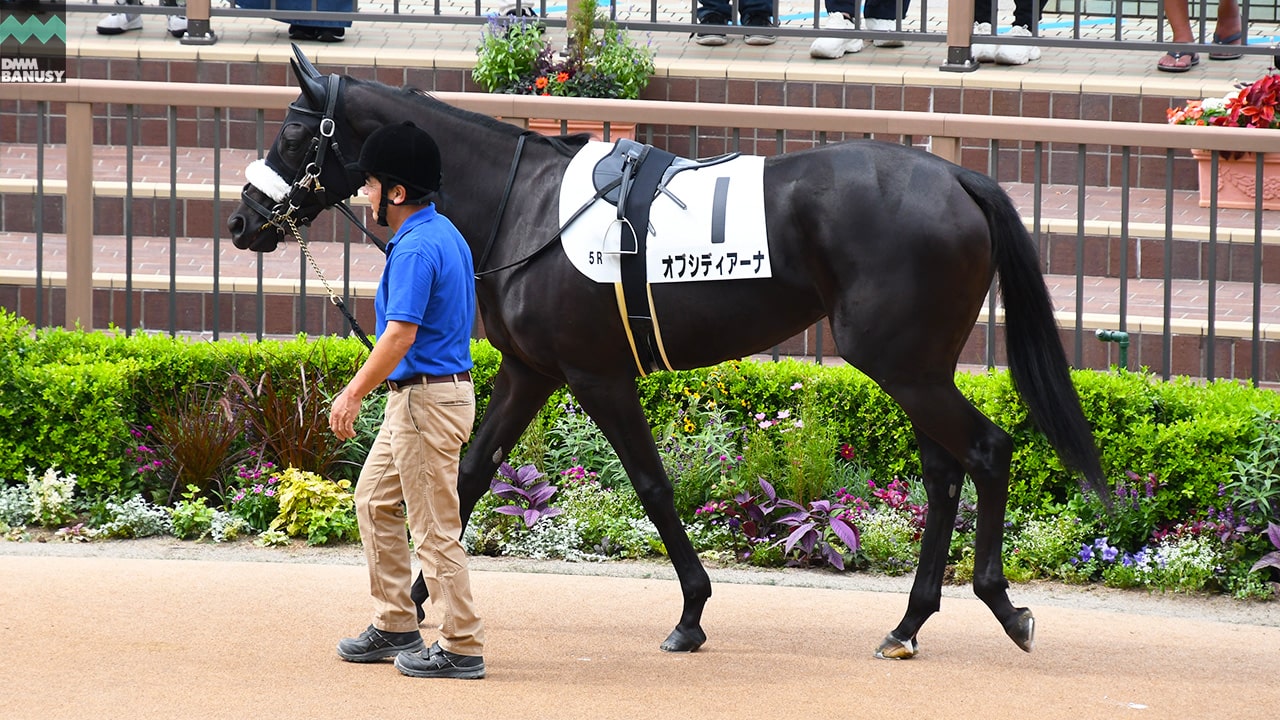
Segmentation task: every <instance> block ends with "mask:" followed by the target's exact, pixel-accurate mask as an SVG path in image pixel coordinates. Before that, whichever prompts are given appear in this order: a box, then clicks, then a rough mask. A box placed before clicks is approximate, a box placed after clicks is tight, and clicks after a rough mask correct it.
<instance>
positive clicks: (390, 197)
mask: <svg viewBox="0 0 1280 720" xmlns="http://www.w3.org/2000/svg"><path fill="white" fill-rule="evenodd" d="M397 190H399V191H400V192H399V193H397V192H396V191H397ZM397 195H399V197H398V198H397V197H396V196H397ZM408 197H409V191H408V190H405V188H404V186H403V185H392V186H391V190H390V191H388V192H387V201H388V202H390V203H391V204H392V205H399V204H401V203H403V202H404V201H405V200H406V199H407V198H408Z"/></svg>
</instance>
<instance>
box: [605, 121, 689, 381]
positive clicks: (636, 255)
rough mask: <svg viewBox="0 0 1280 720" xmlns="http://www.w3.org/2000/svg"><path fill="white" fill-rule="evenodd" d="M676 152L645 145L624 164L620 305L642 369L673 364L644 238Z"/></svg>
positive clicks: (620, 212)
mask: <svg viewBox="0 0 1280 720" xmlns="http://www.w3.org/2000/svg"><path fill="white" fill-rule="evenodd" d="M675 159H676V156H675V155H674V154H672V153H669V152H667V151H665V150H659V149H657V148H655V147H653V146H649V145H646V146H644V148H643V149H642V150H641V151H640V152H639V153H637V156H635V157H634V158H628V162H627V163H626V164H625V165H624V166H623V171H622V172H623V178H622V180H623V181H622V192H621V194H620V196H619V198H618V220H619V223H618V224H619V225H620V226H621V228H622V236H621V239H620V248H619V249H620V250H621V253H620V258H619V261H620V263H619V264H620V266H621V278H622V282H621V287H620V288H618V289H617V296H618V311H619V313H621V315H622V321H623V325H624V326H625V327H626V330H627V338H628V340H629V341H630V343H631V352H632V355H633V356H634V357H635V361H636V368H637V369H638V370H639V371H640V374H641V375H642V376H643V375H647V374H648V373H650V372H653V371H655V370H660V369H664V368H665V369H667V370H670V369H671V366H670V364H669V363H668V362H667V360H666V353H665V351H664V350H663V348H662V336H661V334H660V331H659V330H658V323H657V319H656V318H655V317H654V312H653V296H652V294H651V293H650V292H649V278H648V271H647V263H646V261H645V256H646V253H645V245H646V243H645V240H646V238H647V236H648V229H649V207H650V205H651V204H652V203H653V199H654V197H655V196H656V195H657V193H658V186H659V184H660V183H661V182H662V177H663V173H665V172H666V171H667V168H668V167H670V166H671V163H672V161H674V160H675Z"/></svg>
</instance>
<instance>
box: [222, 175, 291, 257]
mask: <svg viewBox="0 0 1280 720" xmlns="http://www.w3.org/2000/svg"><path fill="white" fill-rule="evenodd" d="M250 193H255V194H257V195H259V197H258V198H256V199H257V201H258V202H256V203H252V202H247V201H249V200H250V199H251V198H250V197H249V194H250ZM242 198H243V199H242V200H241V201H240V205H239V206H238V207H237V208H236V209H235V211H234V212H232V213H231V215H230V216H229V217H228V218H227V231H228V232H229V233H230V234H231V242H232V243H233V244H234V245H235V246H236V247H237V248H238V249H240V250H252V251H254V252H271V251H273V250H275V249H276V246H277V245H279V244H280V229H279V228H277V227H276V226H275V225H272V224H271V223H270V222H268V219H267V218H265V217H263V216H262V213H261V212H259V211H258V210H257V209H256V208H255V207H254V205H258V206H261V203H262V201H264V200H266V201H267V202H270V200H268V199H267V198H266V197H265V196H263V195H262V194H261V193H259V192H258V191H257V190H256V189H255V188H253V186H251V185H246V186H245V187H244V190H243V192H242Z"/></svg>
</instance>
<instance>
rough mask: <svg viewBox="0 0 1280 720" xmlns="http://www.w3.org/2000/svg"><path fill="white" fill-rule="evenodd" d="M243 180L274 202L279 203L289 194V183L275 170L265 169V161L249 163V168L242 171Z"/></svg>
mask: <svg viewBox="0 0 1280 720" xmlns="http://www.w3.org/2000/svg"><path fill="white" fill-rule="evenodd" d="M244 179H245V180H247V181H248V182H249V184H250V185H252V186H254V187H256V188H258V190H259V191H261V192H262V193H263V194H264V195H266V196H267V197H269V198H271V199H272V200H275V201H276V202H280V201H281V200H283V199H284V196H285V195H288V194H289V183H288V182H286V181H285V179H284V178H282V177H280V175H279V174H278V173H276V171H275V170H272V169H271V168H269V167H267V161H266V160H254V161H253V162H252V163H249V167H247V168H245V170H244Z"/></svg>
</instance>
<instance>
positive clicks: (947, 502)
mask: <svg viewBox="0 0 1280 720" xmlns="http://www.w3.org/2000/svg"><path fill="white" fill-rule="evenodd" d="M916 442H917V443H918V444H919V446H920V466H921V468H922V470H923V471H924V487H925V492H926V493H927V494H928V497H929V513H928V515H927V516H926V517H925V525H924V536H923V537H922V538H921V541H920V563H919V565H918V566H917V567H916V579H915V582H913V583H912V585H911V596H910V599H909V600H908V601H907V613H906V615H905V616H903V618H902V622H900V623H898V627H896V628H894V630H893V632H891V633H889V636H888V637H886V638H885V639H884V642H882V643H880V647H879V648H877V649H876V657H878V658H882V659H894V660H905V659H908V658H911V657H915V654H916V651H917V649H918V647H919V645H918V642H917V640H916V633H918V632H919V631H920V626H922V625H924V623H925V621H926V620H928V619H929V617H930V616H931V615H933V614H934V613H936V612H938V610H939V608H940V607H941V600H942V579H943V575H944V574H945V572H946V569H947V555H948V554H949V551H950V548H951V535H952V533H953V532H954V531H955V524H956V512H957V510H958V509H959V507H960V485H961V483H963V482H964V469H963V468H961V467H960V463H958V462H956V459H955V458H953V457H951V454H950V453H948V452H947V451H946V450H945V449H943V448H942V446H941V445H938V444H937V443H935V442H934V441H932V440H930V439H929V437H928V436H927V435H922V434H920V433H916Z"/></svg>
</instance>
